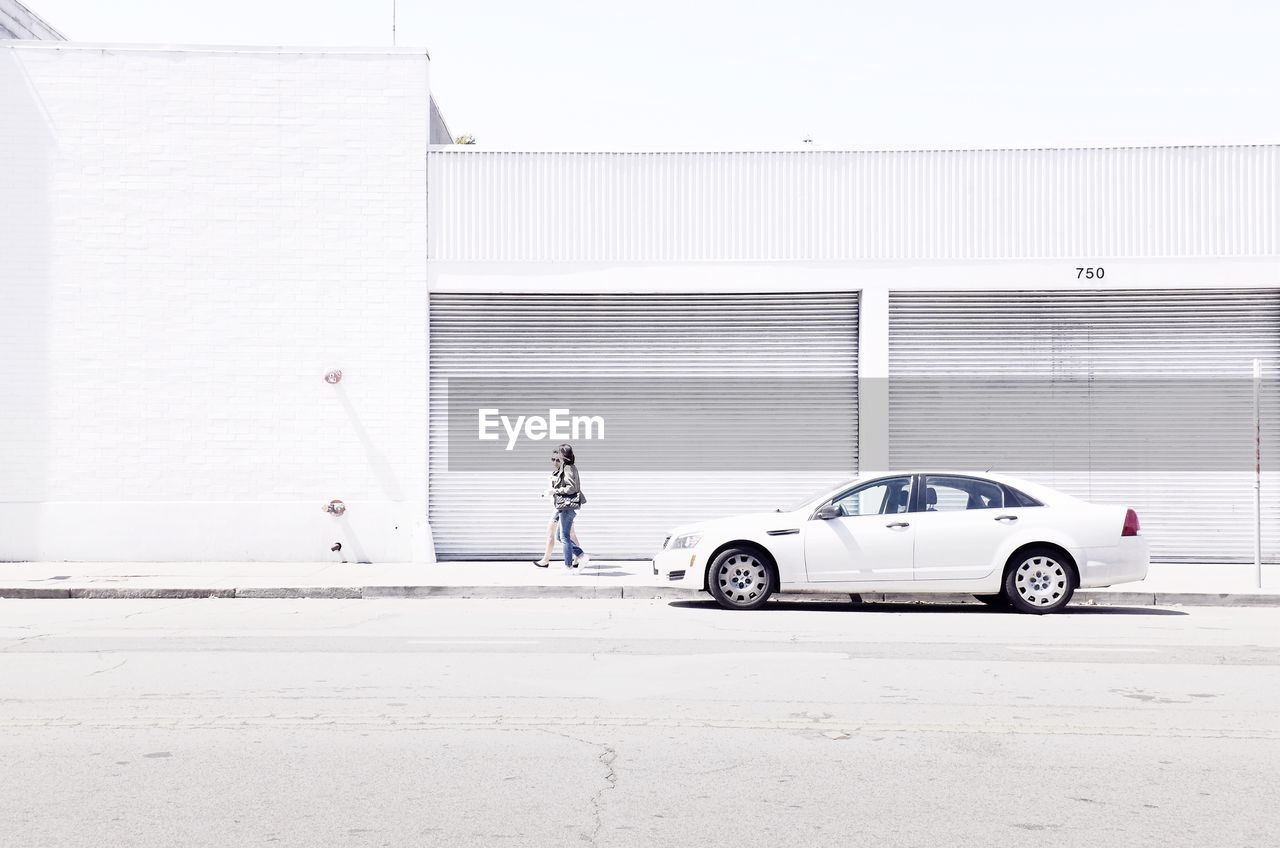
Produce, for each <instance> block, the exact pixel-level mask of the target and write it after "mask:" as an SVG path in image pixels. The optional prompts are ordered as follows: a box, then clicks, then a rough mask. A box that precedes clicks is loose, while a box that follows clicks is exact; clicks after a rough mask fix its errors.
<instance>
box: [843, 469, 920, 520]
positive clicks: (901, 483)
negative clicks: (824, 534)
mask: <svg viewBox="0 0 1280 848" xmlns="http://www.w3.org/2000/svg"><path fill="white" fill-rule="evenodd" d="M834 503H835V505H836V506H837V507H839V508H840V512H841V514H842V515H846V516H856V515H892V514H895V513H899V512H906V511H907V509H908V506H909V505H910V503H911V478H910V477H892V478H890V479H888V480H876V481H875V482H873V483H867V484H866V485H863V486H859V487H858V488H856V489H853V490H852V491H849V492H845V493H844V494H843V495H841V496H840V497H838V498H836V499H835V501H834Z"/></svg>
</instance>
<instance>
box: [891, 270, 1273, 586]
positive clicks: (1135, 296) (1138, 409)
mask: <svg viewBox="0 0 1280 848" xmlns="http://www.w3.org/2000/svg"><path fill="white" fill-rule="evenodd" d="M1255 358H1257V359H1260V360H1261V362H1262V365H1263V373H1264V377H1265V379H1264V381H1263V383H1262V386H1263V400H1262V421H1263V425H1262V432H1263V444H1262V457H1263V465H1262V468H1263V481H1262V485H1263V508H1262V532H1263V555H1264V558H1266V559H1268V560H1269V561H1275V560H1276V559H1277V554H1278V552H1280V496H1278V493H1277V483H1278V482H1280V475H1277V473H1276V464H1275V463H1276V461H1277V448H1280V397H1277V392H1276V375H1277V370H1278V368H1280V291H1276V290H1237V289H1196V290H1159V291H1146V290H1143V291H1078V292H1040V291H1002V292H994V291H982V292H945V293H943V292H894V293H892V294H891V296H890V327H889V374H890V385H889V409H890V413H889V414H890V419H889V455H890V461H891V463H892V464H893V465H894V466H895V467H896V466H929V467H932V466H945V467H954V468H965V469H977V470H983V469H986V468H995V469H999V470H1003V471H1005V472H1007V473H1017V474H1021V475H1025V476H1027V477H1030V478H1033V479H1036V480H1039V481H1041V482H1043V483H1044V484H1045V485H1049V486H1053V487H1055V488H1059V489H1061V490H1063V491H1066V492H1068V493H1070V494H1074V495H1076V496H1078V497H1082V498H1085V499H1087V500H1091V501H1095V502H1099V503H1116V504H1123V505H1127V506H1131V507H1133V508H1134V509H1135V510H1136V511H1137V512H1138V514H1139V517H1140V518H1141V520H1142V524H1143V533H1144V535H1146V536H1147V537H1148V539H1149V540H1150V542H1151V546H1152V555H1153V557H1154V558H1156V559H1160V560H1165V561H1190V562H1194V561H1223V562H1231V561H1250V560H1252V558H1253V553H1254V526H1255V519H1254V466H1255V463H1254V425H1253V380H1252V369H1253V360H1254V359H1255Z"/></svg>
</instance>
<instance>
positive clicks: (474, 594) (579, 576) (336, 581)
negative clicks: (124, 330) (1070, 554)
mask: <svg viewBox="0 0 1280 848" xmlns="http://www.w3.org/2000/svg"><path fill="white" fill-rule="evenodd" d="M1263 587H1264V588H1263V589H1258V588H1256V585H1255V578H1254V569H1253V566H1252V565H1220V564H1201V565H1182V564H1178V565H1171V564H1155V565H1152V567H1151V572H1150V574H1149V575H1148V576H1147V579H1146V580H1144V581H1143V582H1141V583H1129V584H1124V585H1120V586H1114V587H1111V588H1108V589H1082V590H1080V591H1079V592H1077V593H1076V599H1075V601H1073V603H1097V604H1124V605H1135V606H1153V605H1170V604H1184V605H1197V606H1280V566H1277V565H1267V566H1264V573H1263ZM208 597H217V598H614V599H617V598H642V599H666V598H670V599H678V598H692V597H697V595H696V594H695V593H690V592H688V591H687V590H684V589H677V588H674V587H671V586H669V585H666V584H664V583H662V582H660V581H659V580H658V578H656V577H654V576H653V572H652V571H651V570H650V565H649V563H648V562H647V561H636V560H630V561H609V560H605V561H599V560H592V562H591V564H590V565H588V566H587V568H585V569H583V570H582V572H581V573H569V572H566V571H565V569H564V566H563V565H560V564H558V563H553V564H552V566H551V567H550V568H546V569H542V568H535V567H534V566H533V565H532V564H530V563H527V562H450V563H429V564H427V563H416V564H396V565H354V564H345V563H344V564H337V563H264V562H198V563H186V562H159V563H153V562H146V563H139V562H124V563H119V562H118V563H68V562H24V563H0V598H208ZM786 597H788V598H798V597H803V596H799V595H788V596H786ZM839 597H842V598H844V597H847V595H844V594H841V595H839ZM863 599H864V600H866V601H895V602H903V601H926V600H927V601H929V602H932V603H955V602H973V603H976V601H973V599H972V598H971V597H970V596H968V595H909V594H908V595H904V594H892V595H883V594H880V593H866V594H864V595H863Z"/></svg>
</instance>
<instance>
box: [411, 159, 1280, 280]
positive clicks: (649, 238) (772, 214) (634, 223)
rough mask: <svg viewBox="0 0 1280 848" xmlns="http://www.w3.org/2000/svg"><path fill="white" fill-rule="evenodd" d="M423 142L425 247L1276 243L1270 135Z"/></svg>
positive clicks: (1082, 251) (1208, 247) (775, 252)
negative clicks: (875, 143)
mask: <svg viewBox="0 0 1280 848" xmlns="http://www.w3.org/2000/svg"><path fill="white" fill-rule="evenodd" d="M428 158H429V177H428V194H429V226H430V258H431V259H435V260H453V261H538V262H543V261H561V262H661V261H671V262H693V261H735V260H894V259H897V260H972V259H1042V258H1043V259H1068V258H1069V259H1072V260H1076V259H1087V258H1090V257H1107V258H1112V257H1114V258H1129V257H1131V258H1177V257H1191V256H1196V257H1259V256H1261V257H1270V256H1276V255H1277V254H1280V146H1275V145H1260V146H1235V147H1152V148H1103V149H1080V150H973V151H910V152H803V153H486V152H483V151H475V150H467V151H454V150H439V151H432V152H431V153H430V154H428Z"/></svg>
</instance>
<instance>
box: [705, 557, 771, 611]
mask: <svg viewBox="0 0 1280 848" xmlns="http://www.w3.org/2000/svg"><path fill="white" fill-rule="evenodd" d="M776 583H777V577H776V576H775V575H774V571H773V566H772V564H771V563H769V562H768V561H767V560H766V558H765V557H764V555H762V554H761V553H760V551H758V550H755V549H753V548H729V549H728V550H725V551H722V552H721V553H720V555H719V556H717V557H716V558H715V559H714V560H712V562H711V567H710V568H709V569H708V570H707V590H708V591H709V592H711V597H713V598H715V599H716V603H718V604H719V605H720V606H722V607H724V608H725V609H730V610H753V609H758V608H759V607H760V606H761V605H763V604H764V602H765V601H767V600H769V596H770V595H772V594H773V592H774V589H776V588H777V586H776Z"/></svg>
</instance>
